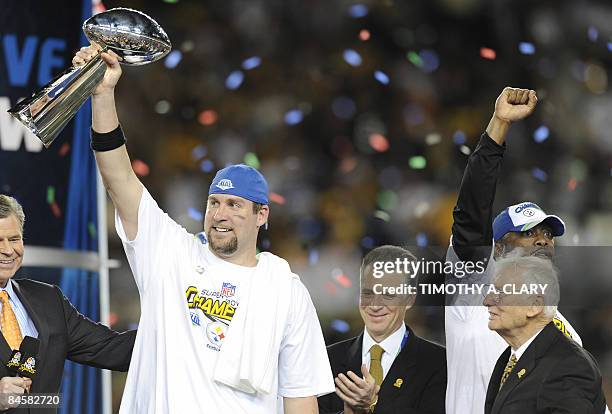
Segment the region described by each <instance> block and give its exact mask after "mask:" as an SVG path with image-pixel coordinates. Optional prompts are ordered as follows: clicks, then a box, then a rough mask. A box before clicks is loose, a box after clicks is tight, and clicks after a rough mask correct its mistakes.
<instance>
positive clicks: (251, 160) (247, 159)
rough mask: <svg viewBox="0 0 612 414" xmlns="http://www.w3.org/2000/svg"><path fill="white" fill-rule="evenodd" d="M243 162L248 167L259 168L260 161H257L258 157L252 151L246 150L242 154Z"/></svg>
mask: <svg viewBox="0 0 612 414" xmlns="http://www.w3.org/2000/svg"><path fill="white" fill-rule="evenodd" d="M244 163H245V164H246V165H248V166H249V167H253V168H255V169H259V167H260V166H261V163H260V162H259V158H257V155H256V154H255V153H254V152H247V153H246V154H244Z"/></svg>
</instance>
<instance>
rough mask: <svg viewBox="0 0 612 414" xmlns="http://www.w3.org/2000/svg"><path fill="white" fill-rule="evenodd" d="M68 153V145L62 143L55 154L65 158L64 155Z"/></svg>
mask: <svg viewBox="0 0 612 414" xmlns="http://www.w3.org/2000/svg"><path fill="white" fill-rule="evenodd" d="M69 151H70V144H69V143H67V142H64V143H63V144H62V146H61V147H60V149H59V151H58V152H57V154H58V155H59V156H60V157H65V156H66V154H68V152H69Z"/></svg>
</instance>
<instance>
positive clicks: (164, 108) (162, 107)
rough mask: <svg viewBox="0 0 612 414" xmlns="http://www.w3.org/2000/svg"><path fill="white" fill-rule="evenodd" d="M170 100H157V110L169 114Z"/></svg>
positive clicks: (159, 112)
mask: <svg viewBox="0 0 612 414" xmlns="http://www.w3.org/2000/svg"><path fill="white" fill-rule="evenodd" d="M170 108H171V106H170V102H168V101H166V100H164V99H162V100H161V101H159V102H157V103H156V104H155V112H157V113H158V114H160V115H163V114H167V113H168V112H170Z"/></svg>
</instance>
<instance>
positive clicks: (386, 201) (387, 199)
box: [376, 190, 397, 211]
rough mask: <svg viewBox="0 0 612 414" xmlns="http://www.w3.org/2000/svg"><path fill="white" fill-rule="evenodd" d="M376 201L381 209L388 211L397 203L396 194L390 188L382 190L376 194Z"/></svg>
mask: <svg viewBox="0 0 612 414" xmlns="http://www.w3.org/2000/svg"><path fill="white" fill-rule="evenodd" d="M376 201H377V202H378V206H379V207H380V208H381V209H383V210H385V211H390V210H393V209H394V208H395V206H396V205H397V194H395V193H394V192H393V191H391V190H384V191H381V192H380V193H378V195H377V196H376Z"/></svg>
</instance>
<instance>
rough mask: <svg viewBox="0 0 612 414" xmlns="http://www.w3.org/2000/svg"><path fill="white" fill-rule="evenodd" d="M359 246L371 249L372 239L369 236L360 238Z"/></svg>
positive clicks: (372, 245)
mask: <svg viewBox="0 0 612 414" xmlns="http://www.w3.org/2000/svg"><path fill="white" fill-rule="evenodd" d="M361 247H363V248H364V249H368V250H369V249H371V248H373V247H374V239H373V238H372V237H370V236H365V237H364V238H363V239H361Z"/></svg>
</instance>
